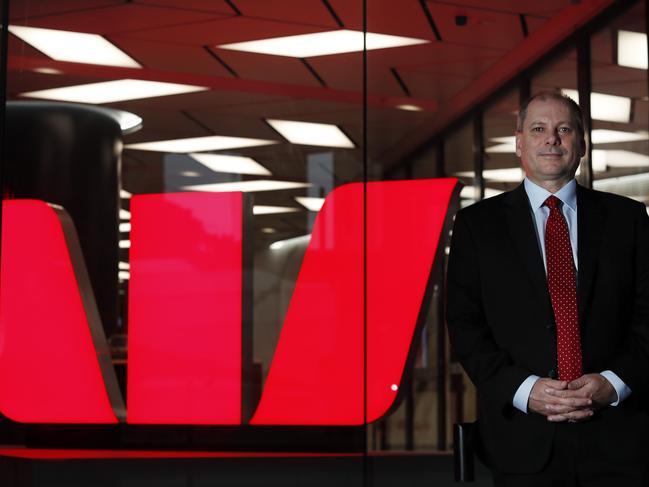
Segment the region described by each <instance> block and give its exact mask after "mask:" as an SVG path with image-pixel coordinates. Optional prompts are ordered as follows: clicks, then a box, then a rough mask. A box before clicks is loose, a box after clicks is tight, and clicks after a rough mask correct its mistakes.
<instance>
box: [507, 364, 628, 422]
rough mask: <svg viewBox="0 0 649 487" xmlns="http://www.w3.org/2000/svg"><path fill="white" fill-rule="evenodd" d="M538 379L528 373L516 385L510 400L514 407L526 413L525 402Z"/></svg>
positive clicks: (536, 376)
mask: <svg viewBox="0 0 649 487" xmlns="http://www.w3.org/2000/svg"><path fill="white" fill-rule="evenodd" d="M614 375H615V374H614ZM615 377H617V376H615ZM539 379H540V377H539V376H538V375H530V376H529V377H528V378H527V379H525V380H524V381H523V383H522V384H521V385H520V386H518V389H517V390H516V394H514V399H513V400H512V404H514V407H515V408H516V409H518V410H520V411H522V412H524V413H525V414H527V402H528V401H529V399H530V393H531V392H532V387H534V384H536V381H537V380H539ZM607 379H608V377H607ZM618 380H619V379H618ZM613 387H615V386H613ZM616 390H617V389H616Z"/></svg>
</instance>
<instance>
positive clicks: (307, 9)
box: [234, 0, 339, 29]
mask: <svg viewBox="0 0 649 487" xmlns="http://www.w3.org/2000/svg"><path fill="white" fill-rule="evenodd" d="M234 4H235V5H236V6H237V8H238V9H239V10H240V11H241V13H242V14H243V15H244V16H246V17H258V18H264V19H275V20H281V21H282V22H295V23H299V24H311V25H317V26H320V27H326V28H327V29H338V28H339V27H338V24H337V23H336V21H335V19H334V17H333V16H332V15H331V14H330V13H329V11H328V10H327V8H326V7H325V5H324V3H323V2H322V1H321V0H282V1H281V2H272V1H268V0H234Z"/></svg>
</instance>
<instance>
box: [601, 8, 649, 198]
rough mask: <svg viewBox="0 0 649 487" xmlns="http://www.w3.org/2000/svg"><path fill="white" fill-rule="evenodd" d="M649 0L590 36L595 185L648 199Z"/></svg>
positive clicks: (613, 191)
mask: <svg viewBox="0 0 649 487" xmlns="http://www.w3.org/2000/svg"><path fill="white" fill-rule="evenodd" d="M645 15H646V14H645V3H644V2H637V3H636V4H635V5H634V6H633V7H632V8H630V9H629V10H627V11H626V12H625V13H623V14H622V15H620V16H619V17H617V18H616V19H613V20H612V21H611V22H610V23H609V24H608V25H607V26H606V27H605V28H604V29H602V30H600V31H599V32H597V33H596V34H595V35H594V36H593V37H592V40H591V50H592V53H593V54H592V56H593V62H592V83H593V94H592V98H591V112H592V117H593V133H592V142H593V172H594V182H593V187H594V188H596V189H601V190H602V191H608V192H612V193H618V194H622V195H624V196H629V197H631V198H634V199H636V200H638V201H641V202H642V203H644V204H645V205H649V156H647V154H648V153H649V135H648V129H649V127H648V126H647V124H648V123H649V115H648V113H649V111H648V110H649V108H648V107H649V102H648V101H647V100H648V97H647V95H648V93H647V87H648V84H647V32H646V24H645Z"/></svg>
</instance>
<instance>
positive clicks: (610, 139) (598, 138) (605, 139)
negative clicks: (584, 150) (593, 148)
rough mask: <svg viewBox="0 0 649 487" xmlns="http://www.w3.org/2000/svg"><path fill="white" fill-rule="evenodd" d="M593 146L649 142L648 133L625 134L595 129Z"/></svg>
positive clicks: (592, 135) (618, 131)
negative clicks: (638, 141) (639, 141)
mask: <svg viewBox="0 0 649 487" xmlns="http://www.w3.org/2000/svg"><path fill="white" fill-rule="evenodd" d="M591 140H592V142H593V144H613V143H617V142H635V141H636V140H649V134H648V133H647V132H623V131H621V130H608V129H595V130H593V131H592V132H591Z"/></svg>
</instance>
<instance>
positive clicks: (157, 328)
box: [0, 179, 456, 425]
mask: <svg viewBox="0 0 649 487" xmlns="http://www.w3.org/2000/svg"><path fill="white" fill-rule="evenodd" d="M455 184H456V180H455V179H437V180H414V181H391V182H372V183H368V184H367V185H365V186H364V185H362V184H360V183H358V184H349V185H345V186H341V187H339V188H337V189H335V190H334V191H333V192H332V193H330V194H329V195H328V197H327V199H326V201H325V205H324V207H323V208H322V210H321V211H320V213H319V214H318V217H317V219H316V222H315V224H314V228H313V233H312V236H311V241H310V243H309V246H308V248H307V251H306V254H305V256H304V260H303V263H302V267H301V269H300V273H299V276H298V279H297V282H296V285H295V290H294V292H293V296H292V298H291V302H290V305H289V308H288V312H287V315H286V318H285V321H284V324H283V327H282V330H281V335H280V339H279V342H278V345H277V349H276V351H275V355H274V357H273V360H272V364H271V367H270V370H269V373H268V377H267V379H266V382H265V384H264V388H263V392H262V397H261V400H260V402H259V404H258V406H257V409H256V411H255V413H254V415H253V417H252V419H251V420H250V423H251V424H256V425H358V424H363V422H364V421H367V422H372V421H375V420H377V419H379V418H380V417H381V416H382V415H384V414H385V413H386V412H387V411H388V410H389V408H390V407H391V406H392V404H393V403H394V400H395V398H396V396H397V393H398V390H399V387H400V385H401V382H402V376H403V374H404V370H405V366H406V359H407V357H408V353H409V351H410V348H411V344H412V342H413V337H414V334H415V332H416V326H417V323H418V320H419V319H420V313H422V303H423V302H424V295H425V292H426V289H427V285H428V280H429V277H430V274H431V270H432V266H433V263H434V258H435V255H436V252H437V245H438V242H439V240H440V236H441V232H442V229H443V224H444V220H445V217H446V212H447V208H448V204H449V201H450V198H451V194H452V193H453V190H454V188H455ZM364 208H365V212H364ZM131 213H132V232H131V250H130V261H131V280H130V289H129V337H128V340H129V372H128V399H129V401H128V414H127V416H126V420H127V421H128V422H129V423H133V424H143V423H148V424H213V425H216V424H223V425H225V424H241V423H242V415H241V402H242V393H241V391H242V374H241V367H242V355H241V336H242V307H243V302H242V272H243V265H242V258H243V257H242V248H243V241H244V232H243V228H242V222H243V217H242V215H243V214H244V213H245V211H244V205H243V197H242V195H241V193H179V194H162V195H146V196H138V197H133V199H132V202H131ZM62 215H63V214H62V213H61V212H58V213H57V211H55V210H54V209H52V208H51V207H49V206H48V205H46V204H45V203H43V202H39V201H20V200H13V201H5V202H4V204H3V222H2V224H3V232H2V269H1V272H2V275H1V279H2V283H3V285H2V286H1V287H0V306H1V308H0V310H1V313H0V411H2V413H3V414H5V415H6V416H8V417H10V418H11V419H14V420H15V421H19V422H50V423H113V422H116V421H117V420H118V419H123V417H124V410H123V405H122V401H121V397H119V392H118V390H117V388H116V386H115V381H114V372H113V371H112V367H111V366H110V362H109V355H108V350H107V347H106V343H105V337H104V336H103V332H102V331H101V326H100V325H99V326H97V322H98V316H97V312H96V308H95V307H94V300H93V299H92V296H91V295H88V294H87V293H84V292H81V293H80V292H79V289H81V290H84V289H89V285H88V282H87V276H86V275H85V270H83V269H85V268H84V266H83V263H82V261H81V259H80V253H79V250H78V243H76V242H74V241H71V238H70V237H68V238H67V240H66V235H74V232H70V231H69V230H68V231H66V232H64V231H63V230H64V228H65V225H63V224H62V223H61V218H64V216H62ZM63 223H65V221H64V222H63ZM75 245H76V246H75ZM364 249H366V252H364ZM79 269H81V270H79ZM84 279H85V281H84ZM85 285H88V286H85ZM365 310H366V313H367V315H366V316H365V314H364V313H365Z"/></svg>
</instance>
